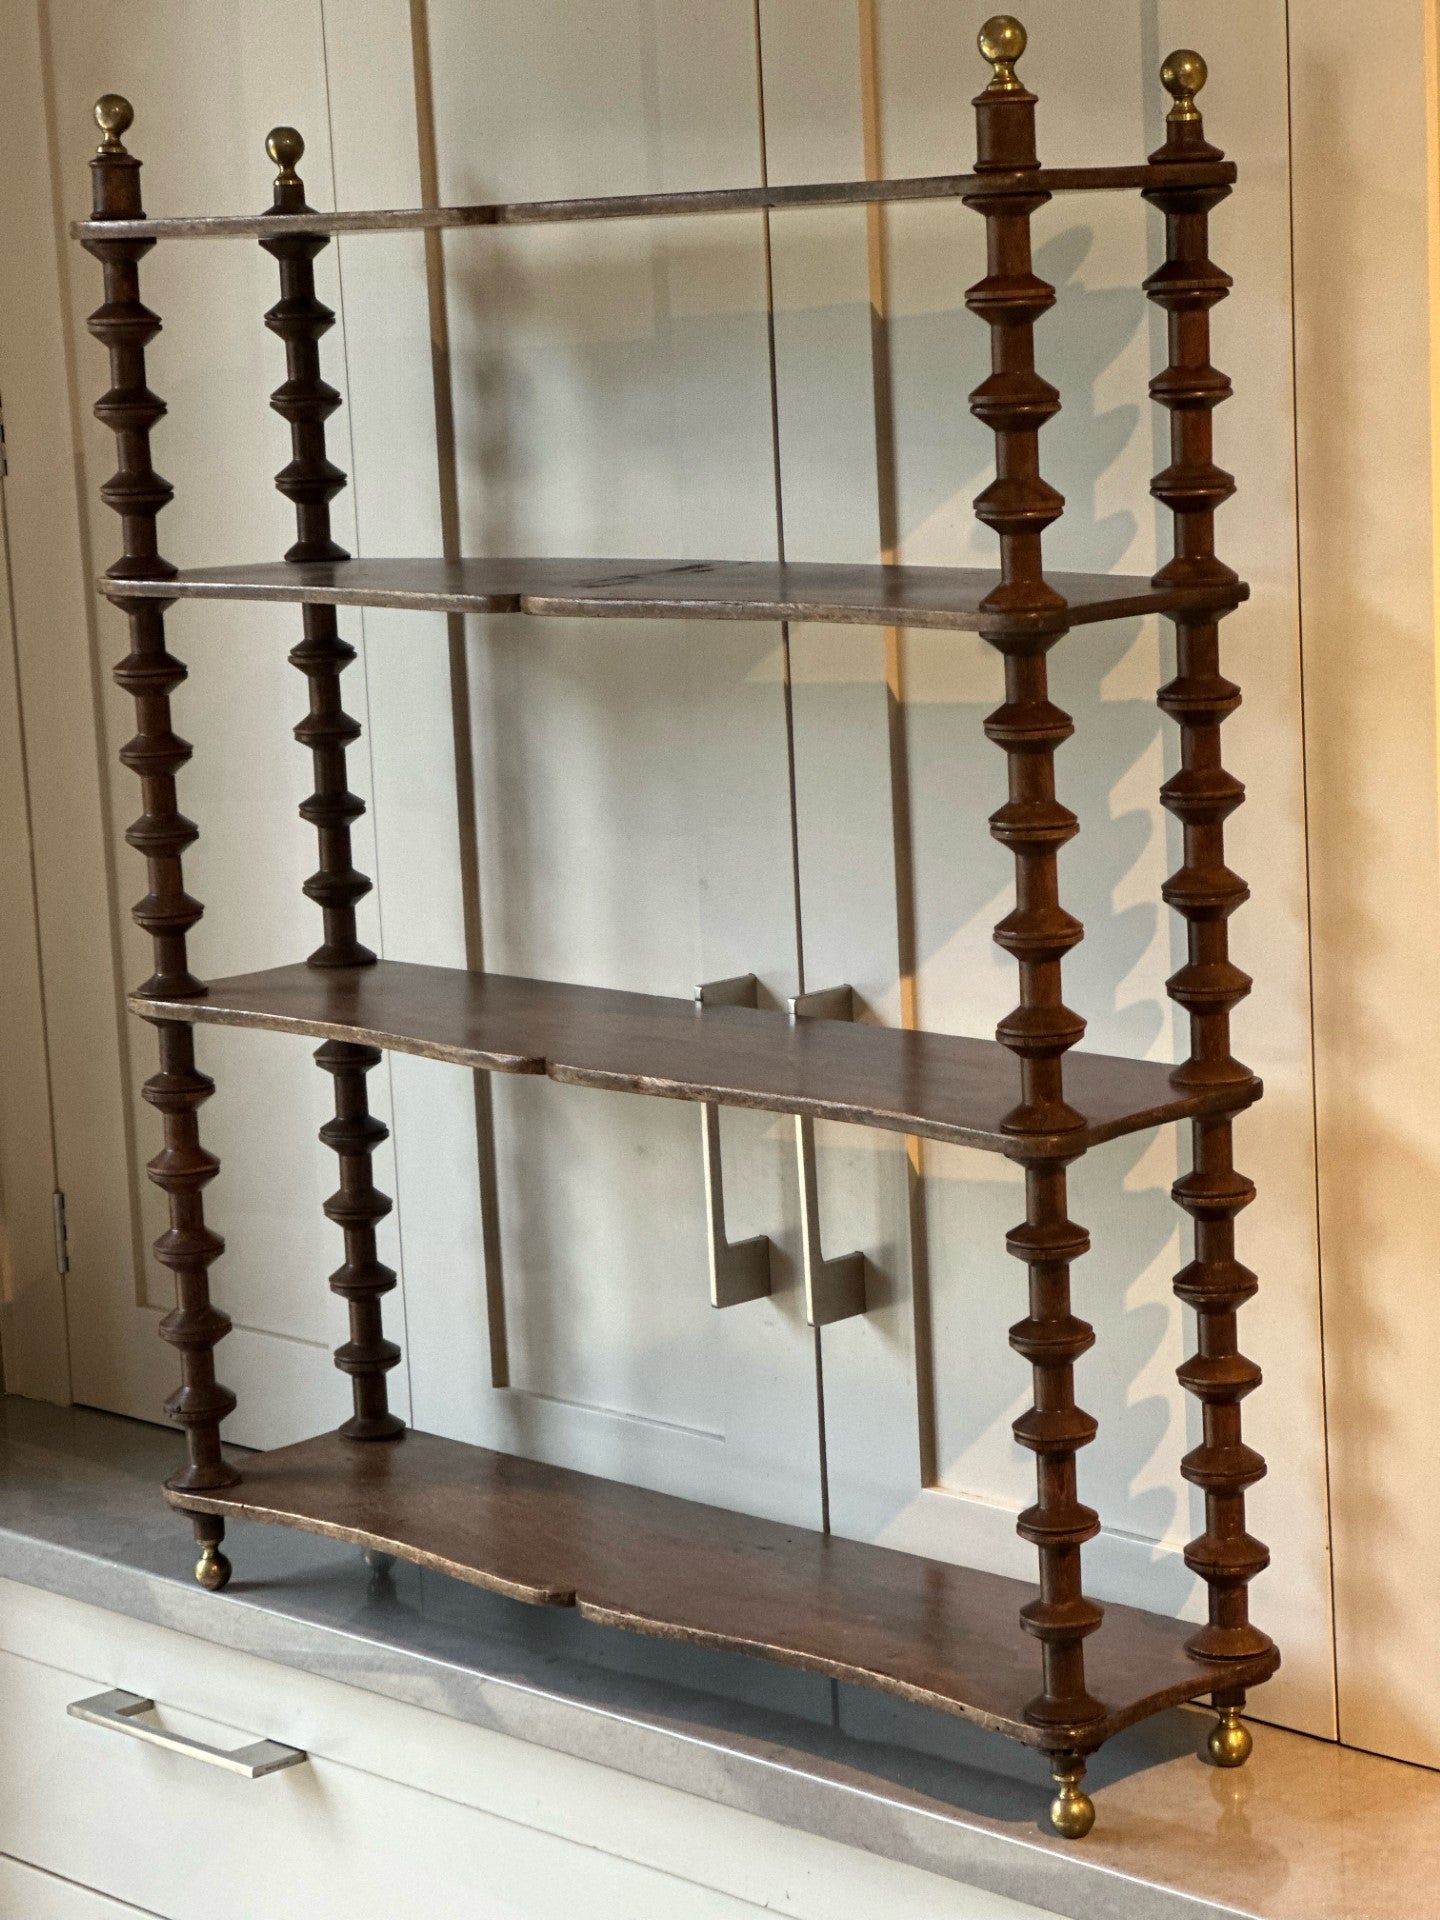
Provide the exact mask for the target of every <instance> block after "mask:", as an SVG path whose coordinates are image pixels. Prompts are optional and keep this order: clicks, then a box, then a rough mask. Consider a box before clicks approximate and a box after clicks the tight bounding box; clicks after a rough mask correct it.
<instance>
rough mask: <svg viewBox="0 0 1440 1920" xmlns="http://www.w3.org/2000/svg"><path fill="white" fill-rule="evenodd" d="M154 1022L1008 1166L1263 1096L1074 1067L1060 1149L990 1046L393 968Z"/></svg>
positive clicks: (232, 985)
mask: <svg viewBox="0 0 1440 1920" xmlns="http://www.w3.org/2000/svg"><path fill="white" fill-rule="evenodd" d="M167 1011H168V1012H170V1013H172V1014H173V1017H174V1018H176V1019H179V1020H193V1021H196V1022H201V1023H210V1024H214V1025H217V1026H235V1027H264V1028H268V1029H270V1030H271V1031H273V1032H281V1033H298V1034H307V1035H310V1036H312V1037H314V1038H317V1039H330V1040H345V1041H350V1042H353V1043H356V1044H359V1045H369V1046H377V1047H384V1048H388V1049H391V1050H393V1051H395V1052H397V1053H415V1054H421V1055H423V1056H425V1057H427V1058H430V1059H435V1060H451V1061H455V1062H458V1063H459V1064H460V1065H462V1066H470V1067H481V1068H484V1069H486V1070H488V1071H491V1072H497V1073H548V1074H549V1075H550V1076H551V1078H552V1079H555V1080H560V1081H564V1082H566V1083H567V1084H569V1085H574V1086H585V1087H602V1088H607V1089H609V1090H611V1091H614V1092H620V1093H641V1094H654V1095H658V1096H661V1097H663V1098H668V1099H674V1100H703V1101H711V1102H714V1103H717V1104H719V1105H722V1106H736V1107H758V1108H761V1109H763V1110H764V1111H766V1112H770V1113H803V1114H811V1115H813V1116H814V1117H815V1118H817V1119H826V1120H844V1121H853V1122H857V1123H859V1124H861V1125H865V1126H874V1127H885V1128H888V1129H890V1130H892V1131H895V1132H900V1133H913V1134H921V1135H924V1136H925V1137H927V1138H929V1139H933V1140H953V1141H959V1142H961V1143H963V1144H965V1145H969V1146H978V1147H985V1148H989V1149H991V1150H992V1151H996V1152H1002V1153H1007V1154H1009V1155H1011V1156H1012V1157H1014V1158H1017V1159H1025V1158H1030V1157H1033V1156H1043V1155H1044V1154H1046V1153H1054V1152H1055V1151H1056V1148H1057V1145H1060V1144H1063V1146H1064V1148H1065V1151H1066V1152H1067V1153H1068V1152H1071V1151H1080V1150H1082V1149H1083V1148H1085V1147H1087V1146H1093V1145H1095V1144H1096V1143H1097V1142H1099V1141H1101V1140H1110V1139H1113V1138H1115V1137H1116V1136H1117V1135H1118V1134H1123V1133H1134V1132H1137V1131H1139V1130H1140V1129H1142V1128H1145V1127H1153V1126H1159V1125H1161V1124H1162V1123H1163V1122H1165V1121H1167V1120H1179V1119H1184V1118H1186V1117H1188V1116H1190V1115H1192V1114H1194V1113H1196V1112H1197V1111H1210V1112H1218V1111H1227V1112H1233V1111H1235V1110H1236V1108H1237V1107H1240V1106H1245V1105H1248V1104H1249V1102H1250V1101H1251V1100H1253V1099H1254V1098H1255V1097H1256V1095H1257V1094H1258V1092H1259V1086H1260V1083H1259V1081H1258V1080H1254V1079H1252V1080H1251V1081H1250V1082H1249V1083H1248V1084H1247V1085H1246V1086H1245V1087H1235V1088H1230V1089H1228V1090H1226V1091H1225V1092H1224V1093H1223V1094H1220V1095H1218V1096H1217V1095H1216V1094H1215V1093H1214V1092H1213V1091H1205V1090H1192V1089H1185V1090H1183V1091H1182V1090H1180V1089H1177V1088H1176V1087H1174V1086H1173V1085H1172V1084H1171V1078H1170V1075H1171V1069H1170V1068H1168V1067H1165V1066H1162V1065H1159V1064H1158V1063H1156V1062H1154V1061H1149V1060H1118V1059H1113V1058H1111V1057H1109V1056H1107V1055H1104V1054H1089V1053H1078V1052H1077V1053H1075V1054H1072V1055H1071V1057H1070V1061H1069V1063H1068V1064H1069V1068H1070V1076H1069V1080H1068V1083H1067V1084H1068V1091H1069V1094H1070V1098H1071V1100H1072V1101H1073V1102H1074V1104H1075V1106H1076V1108H1077V1110H1078V1112H1079V1113H1080V1114H1081V1116H1082V1120H1081V1125H1080V1127H1079V1129H1078V1130H1077V1131H1076V1132H1075V1133H1074V1135H1073V1137H1072V1136H1071V1135H1070V1134H1068V1133H1067V1134H1066V1135H1065V1136H1063V1142H1062V1141H1059V1140H1057V1138H1055V1137H1052V1136H1047V1135H1044V1134H1036V1135H1024V1136H1017V1135H1015V1134H1013V1133H1011V1132H1009V1131H1007V1130H1006V1128H1005V1126H1004V1120H1005V1116H1006V1114H1007V1112H1008V1111H1009V1109H1010V1108H1011V1107H1012V1106H1013V1105H1014V1102H1015V1098H1016V1095H1017V1093H1018V1091H1019V1084H1020V1079H1019V1069H1018V1067H1017V1065H1016V1063H1015V1061H1014V1059H1013V1058H1012V1057H1011V1055H1010V1054H1009V1053H1008V1052H1007V1050H1006V1049H1005V1048H1004V1047H1002V1046H1000V1045H998V1044H997V1043H996V1042H995V1041H993V1040H973V1039H968V1038H964V1037H962V1036H959V1035H955V1034H945V1033H919V1032H913V1031H908V1032H907V1031H905V1030H903V1029H897V1028H893V1027H875V1026H869V1025H865V1024H863V1023H861V1024H851V1023H849V1022H842V1021H838V1020H804V1019H801V1020H793V1019H791V1017H790V1016H789V1015H788V1014H785V1013H777V1012H773V1011H769V1010H765V1009H760V1010H757V1009H755V1008H753V1007H706V1008H704V1009H697V1008H696V1006H695V1004H694V1002H693V1001H692V1000H681V999H668V998H665V997H662V996H660V995H655V994H644V993H623V992H619V991H616V990H614V989H611V988H607V987H584V986H571V985H565V984H561V983H559V982H556V981H550V980H524V979H518V978H515V977H512V976H510V975H506V974H482V973H467V972H465V971H464V970H463V969H459V968H451V967H422V966H415V965H411V964H409V963H407V962H404V961H398V960H382V961H380V962H379V963H378V964H377V965H375V966H374V967H363V968H361V967H357V968H354V969H352V970H350V971H343V970H338V969H337V970H334V971H325V972H319V971H317V970H315V969H313V968H307V967H304V966H291V967H277V968H275V969H273V970H272V971H269V972H265V973H252V974H246V975H242V976H240V977H238V978H235V979H230V980H217V981H215V982H213V983H212V984H211V985H210V986H209V987H208V988H207V989H206V991H205V992H204V993H203V994H202V995H199V996H197V997H195V998H191V999H185V1000H177V1001H175V1002H174V1004H173V1007H172V1008H168V1009H167ZM1217 1097H1218V1099H1219V1100H1220V1101H1221V1103H1222V1105H1220V1106H1217V1105H1215V1104H1214V1102H1215V1101H1216V1100H1217ZM1197 1103H1198V1104H1197Z"/></svg>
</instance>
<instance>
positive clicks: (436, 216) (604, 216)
mask: <svg viewBox="0 0 1440 1920" xmlns="http://www.w3.org/2000/svg"><path fill="white" fill-rule="evenodd" d="M1234 180H1235V164H1234V162H1233V161H1230V160H1201V161H1187V162H1184V163H1182V164H1178V165H1177V164H1174V163H1170V162H1164V163H1160V164H1156V163H1153V162H1152V163H1150V164H1148V165H1144V166H1138V167H1032V168H1030V169H1028V170H1027V171H1024V172H1015V173H940V174H927V175H924V176H922V177H920V178H917V179H910V180H835V181H816V182H812V183H808V184H803V185H799V186H789V187H780V186H765V187H716V188H710V189H707V190H705V191H701V192H695V193H629V194H610V195H605V196H600V197H597V198H592V199H584V200H499V201H492V202H488V203H483V204H480V205H477V206H466V207H373V208H367V209H365V210H363V211H359V212H350V213H309V212H307V213H261V214H252V213H216V214H204V213H201V214H179V215H172V216H170V217H169V218H163V219H158V220H76V221H73V222H72V223H71V227H70V232H71V234H72V236H73V237H74V238H75V239H77V240H138V239H153V240H226V239H229V240H258V239H261V238H262V237H263V238H266V239H273V238H274V237H275V235H277V234H282V233H434V232H436V231H438V230H443V229H445V228H448V227H536V226H551V225H559V224H561V223H563V222H566V221H574V220H656V219H675V218H678V217H680V216H682V215H689V214H697V213H761V212H781V211H783V210H784V209H786V208H793V207H858V206H873V205H875V204H876V203H877V202H878V203H885V202H899V201H905V200H963V199H965V198H966V196H967V195H970V194H977V193H984V194H986V195H990V194H997V193H1013V194H1035V193H1040V194H1052V193H1124V192H1141V193H1143V192H1146V191H1148V190H1150V189H1153V188H1157V187H1166V186H1180V185H1184V186H1196V187H1204V186H1230V185H1232V184H1233V182H1234Z"/></svg>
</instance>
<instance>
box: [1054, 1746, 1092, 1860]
mask: <svg viewBox="0 0 1440 1920" xmlns="http://www.w3.org/2000/svg"><path fill="white" fill-rule="evenodd" d="M1050 1771H1051V1773H1052V1774H1053V1775H1054V1779H1055V1785H1056V1787H1057V1788H1058V1789H1059V1791H1058V1792H1057V1793H1056V1795H1055V1798H1054V1799H1053V1800H1052V1801H1051V1802H1050V1824H1051V1826H1052V1827H1053V1828H1054V1829H1055V1831H1056V1833H1058V1834H1059V1835H1060V1837H1061V1839H1062V1840H1083V1839H1084V1838H1085V1836H1086V1834H1087V1833H1089V1831H1090V1829H1091V1828H1092V1827H1093V1826H1094V1824H1095V1802H1094V1801H1093V1800H1092V1799H1091V1798H1090V1796H1089V1794H1088V1793H1086V1792H1085V1791H1084V1790H1083V1788H1082V1787H1081V1785H1080V1782H1081V1781H1082V1780H1083V1779H1084V1778H1085V1762H1084V1761H1083V1760H1079V1759H1076V1758H1075V1757H1074V1756H1073V1755H1069V1754H1063V1755H1058V1756H1057V1757H1056V1759H1055V1760H1054V1761H1053V1762H1052V1764H1051V1768H1050Z"/></svg>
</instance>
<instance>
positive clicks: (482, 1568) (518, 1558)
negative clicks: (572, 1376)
mask: <svg viewBox="0 0 1440 1920" xmlns="http://www.w3.org/2000/svg"><path fill="white" fill-rule="evenodd" d="M241 1471H242V1473H243V1475H244V1478H243V1480H242V1481H241V1483H240V1485H238V1486H235V1487H229V1488H226V1489H224V1490H223V1491H221V1492H218V1493H186V1492H176V1491H173V1490H172V1491H170V1492H169V1493H168V1495H167V1497H168V1498H169V1500H170V1502H171V1504H172V1505H173V1506H176V1507H179V1508H181V1509H183V1510H184V1511H185V1512H187V1513H209V1514H220V1515H223V1516H224V1517H226V1518H227V1519H228V1518H235V1519H244V1520H259V1521H268V1522H272V1523H276V1524H279V1525H282V1526H292V1527H299V1528H301V1529H303V1530H305V1531H307V1532H310V1533H319V1534H325V1535H327V1536H329V1537H330V1538H332V1539H338V1540H348V1541H351V1542H353V1543H354V1544H356V1545H357V1546H362V1547H369V1548H373V1549H378V1550H379V1551H381V1552H384V1553H391V1554H395V1555H396V1556H398V1557H399V1558H400V1559H403V1560H410V1561H413V1562H415V1563H416V1564H417V1565H420V1566H424V1567H433V1568H436V1569H438V1570H439V1571H440V1572H442V1573H446V1574H450V1575H453V1576H454V1577H455V1578H457V1579H460V1580H466V1581H469V1582H471V1583H472V1584H473V1585H475V1586H480V1587H487V1588H489V1589H490V1590H491V1591H493V1592H496V1593H502V1594H506V1595H508V1596H509V1597H510V1598H512V1599H515V1600H523V1601H527V1602H529V1603H531V1604H532V1605H537V1606H573V1607H576V1608H577V1609H578V1610H579V1612H580V1613H581V1614H582V1615H584V1616H585V1618H587V1619H589V1620H594V1621H597V1622H599V1623H601V1624H602V1625H606V1626H618V1627H626V1628H629V1629H631V1630H632V1631H635V1632H639V1633H647V1634H655V1635H659V1636H660V1637H662V1638H665V1639H672V1640H684V1641H690V1642H693V1643H694V1644H695V1645H697V1646H705V1647H717V1648H722V1649H726V1650H730V1651H735V1652H741V1653H748V1654H754V1655H759V1656H761V1657H762V1658H765V1659H770V1660H776V1661H779V1662H781V1663H782V1664H784V1665H786V1666H792V1667H803V1668H807V1669H808V1670H810V1671H811V1672H815V1673H824V1674H829V1675H832V1676H833V1677H834V1678H836V1679H840V1680H849V1681H854V1682H856V1683H857V1684H859V1685H861V1686H866V1687H874V1688H877V1689H879V1690H880V1691H882V1692H885V1693H893V1694H899V1695H900V1696H901V1697H902V1698H904V1699H908V1700H915V1701H918V1702H920V1703H921V1704H922V1705H925V1706H930V1707H938V1708H939V1709H941V1710H942V1711H943V1712H946V1713H951V1714H956V1715H960V1716H962V1717H963V1718H965V1719H969V1720H974V1721H978V1722H980V1723H981V1724H982V1725H985V1726H988V1727H992V1728H995V1729H997V1730H998V1731H1000V1732H1003V1733H1007V1734H1009V1735H1011V1737H1012V1738H1015V1739H1019V1740H1023V1741H1025V1742H1027V1743H1028V1744H1029V1745H1032V1746H1049V1747H1065V1746H1072V1745H1073V1746H1079V1747H1081V1748H1082V1749H1085V1750H1089V1749H1090V1748H1093V1747H1095V1746H1098V1745H1099V1744H1100V1742H1101V1741H1102V1740H1104V1739H1108V1738H1109V1736H1110V1735H1111V1734H1113V1733H1116V1732H1118V1731H1119V1729H1120V1728H1121V1727H1124V1726H1127V1725H1129V1724H1130V1723H1131V1722H1132V1721H1135V1720H1138V1719H1141V1718H1143V1717H1144V1716H1145V1715H1146V1714H1149V1713H1154V1712H1157V1711H1158V1710H1160V1709H1161V1708H1163V1707H1168V1706H1175V1705H1178V1704H1179V1703H1180V1702H1181V1701H1184V1700H1193V1699H1197V1698H1199V1697H1200V1696H1201V1695H1203V1694H1207V1693H1211V1692H1214V1691H1215V1690H1216V1689H1217V1688H1223V1687H1228V1686H1251V1685H1256V1684H1258V1683H1259V1682H1260V1681H1261V1680H1263V1679H1265V1678H1266V1677H1267V1676H1268V1675H1269V1674H1270V1673H1271V1672H1273V1671H1274V1669H1275V1667H1276V1666H1277V1665H1278V1658H1277V1657H1276V1656H1275V1655H1273V1654H1270V1655H1266V1656H1264V1657H1263V1658H1261V1659H1258V1660H1253V1661H1247V1662H1244V1663H1232V1664H1228V1665H1224V1666H1221V1665H1216V1664H1214V1663H1208V1662H1205V1661H1200V1660H1196V1659H1195V1658H1193V1656H1191V1655H1190V1654H1188V1653H1186V1651H1185V1649H1184V1644H1183V1643H1184V1640H1185V1637H1186V1636H1187V1634H1189V1633H1190V1632H1192V1631H1193V1628H1191V1627H1190V1626H1188V1625H1187V1624H1185V1623H1184V1622H1182V1621H1175V1620H1167V1619H1163V1618H1162V1617H1160V1616H1159V1615H1156V1614H1150V1613H1144V1612H1141V1611H1139V1610H1138V1609H1136V1608H1133V1607H1107V1608H1106V1610H1105V1613H1106V1617H1105V1623H1104V1625H1103V1626H1102V1627H1101V1628H1100V1630H1099V1632H1098V1633H1096V1634H1094V1635H1093V1636H1092V1637H1091V1638H1090V1639H1088V1640H1087V1641H1086V1643H1085V1660H1086V1678H1087V1681H1088V1684H1089V1687H1090V1691H1091V1693H1092V1694H1093V1695H1094V1696H1095V1697H1096V1698H1097V1699H1098V1700H1099V1701H1100V1702H1101V1703H1102V1704H1103V1705H1104V1707H1105V1708H1106V1710H1107V1711H1106V1718H1105V1720H1104V1722H1103V1723H1100V1724H1095V1725H1092V1726H1091V1727H1090V1728H1088V1729H1087V1730H1085V1732H1084V1733H1081V1734H1075V1733H1073V1732H1070V1731H1069V1730H1064V1729H1061V1730H1058V1731H1051V1732H1049V1733H1046V1734H1043V1735H1042V1733H1041V1732H1040V1730H1039V1729H1038V1728H1036V1727H1034V1726H1032V1725H1030V1724H1029V1723H1028V1722H1027V1721H1026V1720H1025V1717H1024V1708H1025V1703H1026V1701H1027V1700H1029V1699H1031V1698H1032V1697H1033V1696H1034V1695H1035V1694H1036V1693H1037V1692H1038V1690H1039V1683H1040V1648H1039V1644H1038V1643H1037V1642H1036V1641H1035V1640H1034V1639H1032V1638H1031V1637H1030V1636H1029V1635H1027V1634H1026V1633H1025V1632H1024V1630H1023V1629H1022V1627H1021V1626H1020V1622H1019V1611H1020V1608H1021V1606H1022V1605H1023V1604H1024V1603H1025V1602H1026V1601H1027V1600H1030V1599H1032V1598H1033V1597H1034V1592H1035V1589H1034V1588H1033V1587H1031V1586H1029V1585H1027V1584H1026V1583H1025V1582H1023V1581H1020V1580H1010V1579H1004V1578H1002V1577H1000V1576H999V1575H996V1574H990V1573H978V1572H975V1571H973V1570H972V1569H970V1568H966V1567H958V1566H952V1565H950V1564H949V1563H947V1562H942V1561H932V1560H925V1559H921V1558H919V1557H918V1556H916V1555H914V1554H908V1553H896V1552H893V1551H892V1550H890V1549H888V1548H885V1547H873V1546H866V1545H862V1544H860V1543H858V1542H855V1541H850V1540H841V1539H837V1538H835V1537H833V1536H827V1535H824V1534H820V1533H814V1532H811V1531H809V1530H808V1529H805V1528H801V1527H789V1526H783V1525H780V1524H778V1523H776V1522H775V1521H771V1520H757V1519H752V1518H750V1517H748V1516H746V1515H743V1514H736V1513H730V1512H728V1511H725V1510H724V1509H722V1508H718V1507H708V1506H701V1505H699V1504H698V1503H697V1502H695V1501H691V1500H679V1499H675V1498H674V1497H672V1496H670V1495H668V1494H659V1493H649V1492H647V1491H645V1490H644V1489H642V1488H639V1487H630V1486H624V1485H621V1484H619V1483H617V1482H614V1481H609V1480H601V1479H598V1478H596V1477H595V1476H593V1475H591V1474H584V1473H574V1472H571V1471H569V1470H568V1469H566V1468H562V1467H551V1466H546V1465H544V1464H542V1463H540V1462H537V1461H532V1460H520V1459H514V1458H511V1457H510V1456H508V1455H505V1454H499V1453H492V1452H490V1451H488V1450H487V1449H485V1448H482V1447H473V1446H467V1445H464V1444H462V1443H461V1442H459V1441H455V1440H444V1439H440V1438H437V1437H436V1436H435V1435H433V1434H427V1433H413V1432H412V1433H409V1434H407V1435H405V1436H404V1437H403V1438H402V1439H399V1440H391V1441H369V1442H364V1441H353V1440H346V1439H343V1438H341V1436H340V1435H338V1434H325V1435H323V1436H321V1437H320V1438H319V1439H315V1440H305V1441H302V1442H301V1443H300V1444H299V1445H297V1446H291V1447H284V1448H281V1449H279V1450H278V1451H275V1452H273V1453H260V1454H255V1455H252V1456H250V1457H247V1458H246V1459H245V1460H243V1461H242V1462H241Z"/></svg>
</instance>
